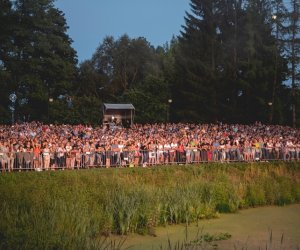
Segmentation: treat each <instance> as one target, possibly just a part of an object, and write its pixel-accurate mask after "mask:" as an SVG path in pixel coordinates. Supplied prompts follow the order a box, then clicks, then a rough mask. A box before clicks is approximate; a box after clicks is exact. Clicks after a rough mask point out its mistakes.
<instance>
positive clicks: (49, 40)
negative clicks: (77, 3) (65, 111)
mask: <svg viewBox="0 0 300 250" xmlns="http://www.w3.org/2000/svg"><path fill="white" fill-rule="evenodd" d="M13 3H14V5H13V8H12V12H13V13H12V15H13V16H14V17H15V19H14V20H15V22H14V24H13V25H14V26H13V27H14V30H13V32H11V33H10V37H11V41H12V48H11V51H9V58H6V59H4V64H5V67H6V68H7V70H9V71H10V72H12V74H11V76H12V77H11V79H10V82H9V84H10V87H11V89H12V90H13V91H14V92H15V93H16V94H17V97H18V100H19V101H18V105H17V113H18V114H19V118H22V117H23V116H27V117H28V116H29V115H30V116H31V119H37V120H43V121H46V120H47V119H48V113H49V110H48V108H49V105H48V100H49V97H53V98H54V99H55V100H56V98H57V97H58V96H60V95H62V94H66V93H67V92H68V91H69V90H70V88H71V85H72V81H73V79H74V77H75V73H76V70H75V69H76V63H77V60H76V52H75V51H74V49H73V48H72V47H71V42H72V41H71V39H70V38H69V37H68V35H67V34H66V31H67V25H66V21H65V18H64V14H63V13H62V12H61V11H60V10H58V9H56V8H54V6H53V0H39V1H35V0H17V1H14V2H13Z"/></svg>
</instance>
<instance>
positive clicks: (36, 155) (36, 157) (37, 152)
mask: <svg viewBox="0 0 300 250" xmlns="http://www.w3.org/2000/svg"><path fill="white" fill-rule="evenodd" d="M41 151H42V150H41V146H40V144H38V143H35V144H34V146H33V168H34V170H37V169H38V168H39V167H40V166H41V159H40V157H41Z"/></svg>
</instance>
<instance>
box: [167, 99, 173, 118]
mask: <svg viewBox="0 0 300 250" xmlns="http://www.w3.org/2000/svg"><path fill="white" fill-rule="evenodd" d="M172 102H173V100H172V99H168V107H167V122H169V120H170V106H171V103H172Z"/></svg>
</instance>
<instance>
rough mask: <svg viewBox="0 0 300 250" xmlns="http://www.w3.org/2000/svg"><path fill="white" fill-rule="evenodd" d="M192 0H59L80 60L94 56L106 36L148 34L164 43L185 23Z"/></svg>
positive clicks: (152, 42) (58, 4) (152, 38)
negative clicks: (186, 13)
mask: <svg viewBox="0 0 300 250" xmlns="http://www.w3.org/2000/svg"><path fill="white" fill-rule="evenodd" d="M189 2H190V1H189V0H85V1H83V0H56V2H55V5H56V7H58V8H59V9H60V10H62V11H63V12H64V13H65V17H66V20H67V24H68V26H69V30H68V34H69V36H70V37H71V38H72V39H73V41H74V42H73V47H74V49H75V50H76V51H77V55H78V60H79V62H81V61H83V60H85V59H90V58H91V56H92V54H93V53H94V52H95V50H96V48H97V47H98V45H99V44H100V43H101V42H102V40H103V38H104V37H106V36H108V35H112V36H113V37H114V38H115V39H117V38H119V37H120V36H121V35H123V34H125V33H126V34H128V35H129V37H130V38H135V37H140V36H141V37H145V38H146V39H147V40H148V41H149V42H150V43H151V44H152V45H154V46H158V45H163V44H164V43H165V42H167V41H170V40H171V38H172V36H173V35H178V34H179V32H180V30H181V29H182V28H181V25H184V16H185V11H189Z"/></svg>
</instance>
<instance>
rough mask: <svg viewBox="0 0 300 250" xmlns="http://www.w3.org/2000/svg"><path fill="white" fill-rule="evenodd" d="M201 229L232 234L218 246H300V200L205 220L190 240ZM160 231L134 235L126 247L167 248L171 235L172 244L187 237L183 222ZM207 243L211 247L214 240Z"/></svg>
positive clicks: (194, 228)
mask: <svg viewBox="0 0 300 250" xmlns="http://www.w3.org/2000/svg"><path fill="white" fill-rule="evenodd" d="M197 233H198V238H199V235H204V234H205V233H208V234H209V235H217V234H220V233H223V234H224V233H228V234H230V235H232V237H231V238H230V239H228V240H223V241H216V242H215V243H216V244H217V249H248V250H250V249H268V250H269V249H272V250H274V249H300V204H297V205H290V206H284V207H263V208H253V209H248V210H243V211H240V212H238V213H236V214H222V215H221V217H220V218H219V219H213V220H205V221H201V222H200V223H199V227H197V226H196V225H191V226H190V227H188V242H190V241H191V240H194V239H196V236H197ZM156 235H157V237H153V236H140V235H130V236H128V237H127V239H126V241H125V244H124V247H128V246H131V247H130V249H143V250H144V249H160V247H161V246H162V247H163V249H166V247H167V246H168V239H169V240H170V241H171V243H172V245H174V244H175V243H178V242H180V243H182V242H183V241H184V239H185V235H186V228H185V226H183V225H176V226H168V227H165V228H164V227H163V228H157V229H156ZM207 246H208V248H210V247H211V246H212V244H211V243H209V245H207ZM215 246H216V245H215ZM193 249H195V248H193ZM196 249H197V248H196ZM199 249H200V248H199ZM202 249H203V248H202ZM205 249H206V248H205Z"/></svg>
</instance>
